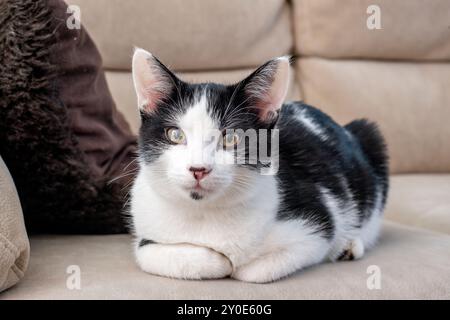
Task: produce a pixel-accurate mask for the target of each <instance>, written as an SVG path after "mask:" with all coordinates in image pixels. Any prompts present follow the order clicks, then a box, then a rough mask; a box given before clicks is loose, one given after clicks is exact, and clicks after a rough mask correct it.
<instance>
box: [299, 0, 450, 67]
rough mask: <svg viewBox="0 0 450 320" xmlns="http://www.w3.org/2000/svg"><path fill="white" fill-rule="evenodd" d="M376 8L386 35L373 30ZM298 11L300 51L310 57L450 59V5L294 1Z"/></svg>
mask: <svg viewBox="0 0 450 320" xmlns="http://www.w3.org/2000/svg"><path fill="white" fill-rule="evenodd" d="M370 5H378V6H379V8H380V18H381V19H380V21H381V29H375V30H370V29H368V28H367V18H368V17H369V16H370V15H371V14H368V13H367V8H368V7H369V6H370ZM293 9H294V14H293V16H294V21H295V24H294V26H295V35H296V39H295V46H296V51H297V52H298V53H300V54H302V55H305V56H318V57H327V58H364V59H401V60H446V61H448V60H449V59H450V28H449V21H450V2H449V1H447V0H428V1H423V0H406V1H392V0H377V1H372V0H347V1H345V4H343V3H342V1H341V0H293ZM371 13H372V12H371Z"/></svg>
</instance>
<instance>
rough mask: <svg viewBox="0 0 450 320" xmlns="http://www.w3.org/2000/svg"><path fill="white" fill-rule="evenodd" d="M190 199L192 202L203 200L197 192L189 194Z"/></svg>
mask: <svg viewBox="0 0 450 320" xmlns="http://www.w3.org/2000/svg"><path fill="white" fill-rule="evenodd" d="M191 198H192V199H194V200H202V199H203V197H202V196H201V195H200V194H198V193H197V192H191Z"/></svg>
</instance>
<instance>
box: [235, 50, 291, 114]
mask: <svg viewBox="0 0 450 320" xmlns="http://www.w3.org/2000/svg"><path fill="white" fill-rule="evenodd" d="M289 73H290V59H289V57H286V56H285V57H280V58H276V59H273V60H270V61H268V62H266V63H265V64H263V65H262V66H260V67H259V68H258V69H256V70H255V71H254V72H253V73H252V74H250V75H249V76H248V77H247V78H246V79H244V80H243V82H242V84H243V87H244V90H245V94H246V95H247V96H248V97H249V98H250V103H251V104H252V105H253V106H254V107H256V108H257V111H258V113H259V117H260V119H261V120H262V121H264V122H270V121H271V120H272V119H274V117H275V116H276V114H277V111H278V109H280V108H281V106H282V104H283V102H284V99H285V98H286V94H287V92H288V89H289V78H290V75H289Z"/></svg>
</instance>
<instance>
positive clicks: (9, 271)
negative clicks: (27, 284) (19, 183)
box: [0, 157, 30, 292]
mask: <svg viewBox="0 0 450 320" xmlns="http://www.w3.org/2000/svg"><path fill="white" fill-rule="evenodd" d="M29 255H30V244H29V241H28V237H27V232H26V230H25V224H24V220H23V214H22V208H21V206H20V201H19V197H18V195H17V191H16V188H15V185H14V182H13V180H12V178H11V175H10V174H9V171H8V168H7V167H6V165H5V163H4V162H3V160H2V158H1V157H0V292H1V291H3V290H5V289H7V288H9V287H11V286H13V285H14V284H16V283H17V282H18V281H19V280H20V279H21V278H22V277H23V275H24V273H25V270H26V269H27V266H28V259H29Z"/></svg>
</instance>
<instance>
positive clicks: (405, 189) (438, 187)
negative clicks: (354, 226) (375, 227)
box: [386, 174, 450, 254]
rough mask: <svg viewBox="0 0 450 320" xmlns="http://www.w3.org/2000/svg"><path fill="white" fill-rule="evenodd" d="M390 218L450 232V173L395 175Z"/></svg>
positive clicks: (388, 213) (388, 208) (389, 206)
mask: <svg viewBox="0 0 450 320" xmlns="http://www.w3.org/2000/svg"><path fill="white" fill-rule="evenodd" d="M386 218H387V219H389V220H392V221H395V222H399V223H402V224H408V225H412V226H417V227H421V228H426V229H432V230H435V231H439V232H444V233H447V234H450V174H434V175H432V174H410V175H396V176H393V177H392V178H391V190H390V194H389V198H388V202H387V208H386ZM449 254H450V253H449Z"/></svg>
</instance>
